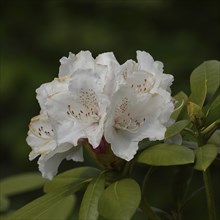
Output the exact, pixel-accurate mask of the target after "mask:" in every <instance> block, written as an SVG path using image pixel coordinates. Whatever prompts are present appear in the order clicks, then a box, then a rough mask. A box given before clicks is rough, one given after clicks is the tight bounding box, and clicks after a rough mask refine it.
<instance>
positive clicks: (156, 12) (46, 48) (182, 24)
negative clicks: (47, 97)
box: [0, 0, 220, 178]
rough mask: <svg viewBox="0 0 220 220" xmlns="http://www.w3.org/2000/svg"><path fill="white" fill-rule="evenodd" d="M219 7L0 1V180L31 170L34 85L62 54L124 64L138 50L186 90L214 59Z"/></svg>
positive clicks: (219, 47) (169, 1) (160, 0)
mask: <svg viewBox="0 0 220 220" xmlns="http://www.w3.org/2000/svg"><path fill="white" fill-rule="evenodd" d="M219 8H220V2H219V1H217V0H216V1H198V0H195V1H177V0H176V1H175V0H146V1H144V0H143V1H140V0H137V1H135V0H133V1H105V0H103V1H101V0H100V1H83V0H82V1H71V0H47V1H37V0H34V1H28V0H17V1H13V0H8V1H1V14H0V16H1V86H0V89H1V90H0V93H1V104H2V106H1V134H0V141H1V150H0V161H1V170H0V171H1V177H7V176H9V175H13V174H16V173H21V172H25V171H36V170H37V169H38V168H37V163H36V161H33V162H29V161H28V153H29V152H30V148H29V147H28V146H27V144H26V142H25V139H26V134H27V131H28V124H29V121H30V118H31V117H33V116H35V115H37V114H38V113H39V110H40V109H39V106H38V103H37V101H36V98H35V89H36V88H38V87H39V86H40V85H41V84H42V83H46V82H48V81H51V80H52V79H53V78H54V77H56V76H57V74H58V68H59V59H60V58H61V57H62V56H68V52H69V51H71V52H73V53H78V52H79V51H80V50H90V51H91V52H92V53H93V55H94V57H95V56H96V55H98V54H99V53H102V52H107V51H113V52H114V54H115V56H116V58H117V59H118V61H119V62H120V63H123V62H125V61H126V60H127V59H130V58H132V59H135V58H136V50H137V49H139V50H145V51H147V52H149V53H150V54H151V55H152V56H153V57H154V58H155V59H156V60H160V61H162V62H163V63H164V65H165V72H166V73H170V74H173V75H174V77H175V84H174V85H173V86H172V90H173V94H175V93H177V92H178V91H180V90H184V91H186V93H189V75H190V73H191V71H192V70H193V69H194V68H195V67H196V66H198V65H199V64H200V63H201V62H203V61H204V60H210V59H219V58H220V13H219ZM71 165H72V164H71ZM71 165H70V164H68V166H71ZM199 178H200V177H199Z"/></svg>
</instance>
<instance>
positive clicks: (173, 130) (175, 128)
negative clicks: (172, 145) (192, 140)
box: [165, 120, 190, 138]
mask: <svg viewBox="0 0 220 220" xmlns="http://www.w3.org/2000/svg"><path fill="white" fill-rule="evenodd" d="M189 123H190V121H189V120H181V121H178V122H176V123H175V124H173V125H171V126H170V127H168V128H167V130H166V133H165V138H169V137H172V136H175V135H177V134H179V133H180V132H181V131H182V130H183V129H184V128H185V127H186V126H187V125H188V124H189Z"/></svg>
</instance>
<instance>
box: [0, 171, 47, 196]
mask: <svg viewBox="0 0 220 220" xmlns="http://www.w3.org/2000/svg"><path fill="white" fill-rule="evenodd" d="M44 183H45V179H43V178H42V177H41V175H40V173H38V172H37V173H24V174H19V175H16V176H11V177H8V178H5V179H3V180H2V181H1V182H0V189H1V194H2V195H5V196H11V195H16V194H19V193H23V192H27V191H30V190H34V189H37V188H40V187H42V186H43V184H44Z"/></svg>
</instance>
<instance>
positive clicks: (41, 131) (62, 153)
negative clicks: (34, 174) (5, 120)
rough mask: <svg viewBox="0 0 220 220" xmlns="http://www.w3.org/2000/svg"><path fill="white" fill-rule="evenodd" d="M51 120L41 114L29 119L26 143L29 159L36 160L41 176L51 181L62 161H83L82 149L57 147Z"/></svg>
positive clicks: (65, 145) (69, 145) (70, 146)
mask: <svg viewBox="0 0 220 220" xmlns="http://www.w3.org/2000/svg"><path fill="white" fill-rule="evenodd" d="M52 124H53V123H52V122H51V120H49V119H48V117H47V115H45V114H41V115H38V116H36V117H34V118H32V119H31V122H30V125H29V131H28V137H27V139H26V141H27V143H28V144H29V145H30V146H31V148H32V151H31V153H30V154H29V159H30V160H33V159H35V158H36V157H37V156H39V155H40V157H39V159H38V164H39V170H40V171H41V172H42V176H43V177H45V178H48V179H52V178H53V176H54V175H56V173H57V169H58V166H59V165H60V163H61V161H62V160H63V159H65V158H66V159H67V160H74V161H83V154H82V148H81V147H80V146H79V147H74V146H73V145H71V144H68V143H66V144H62V145H60V146H58V145H57V142H56V135H55V132H54V129H53V126H52Z"/></svg>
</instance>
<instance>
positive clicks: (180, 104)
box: [171, 92, 188, 120]
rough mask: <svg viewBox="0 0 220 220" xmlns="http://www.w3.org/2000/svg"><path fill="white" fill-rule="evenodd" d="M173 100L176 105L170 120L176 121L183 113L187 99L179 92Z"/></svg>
mask: <svg viewBox="0 0 220 220" xmlns="http://www.w3.org/2000/svg"><path fill="white" fill-rule="evenodd" d="M174 99H175V100H176V102H177V103H176V107H175V110H174V112H173V113H172V115H171V118H173V119H174V120H177V119H178V118H179V117H180V114H181V113H182V112H183V111H184V109H185V110H186V108H185V106H186V103H187V100H188V97H187V95H186V94H185V93H184V92H179V93H178V94H176V95H175V96H174Z"/></svg>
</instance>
